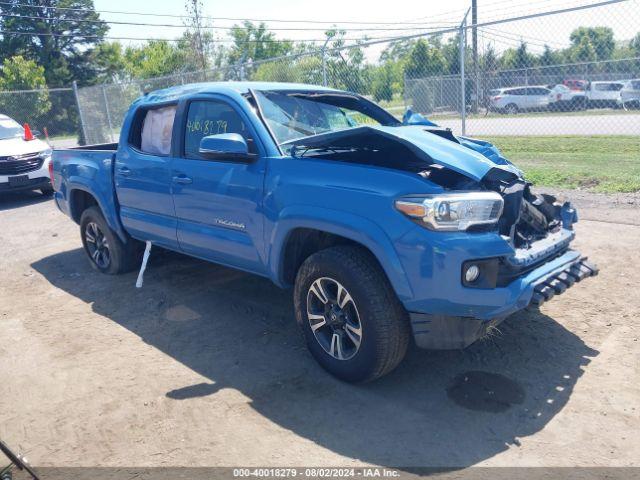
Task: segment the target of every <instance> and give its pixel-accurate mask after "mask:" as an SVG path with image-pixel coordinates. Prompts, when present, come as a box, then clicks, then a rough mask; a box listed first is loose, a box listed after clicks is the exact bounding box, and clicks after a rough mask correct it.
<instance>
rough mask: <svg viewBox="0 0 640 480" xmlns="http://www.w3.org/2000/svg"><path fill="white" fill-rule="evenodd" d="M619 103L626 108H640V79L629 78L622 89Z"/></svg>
mask: <svg viewBox="0 0 640 480" xmlns="http://www.w3.org/2000/svg"><path fill="white" fill-rule="evenodd" d="M618 105H619V106H620V107H623V108H625V109H628V108H640V79H634V80H629V81H628V82H626V83H625V84H624V86H623V87H622V90H620V97H619V98H618Z"/></svg>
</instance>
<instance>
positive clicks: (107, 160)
mask: <svg viewBox="0 0 640 480" xmlns="http://www.w3.org/2000/svg"><path fill="white" fill-rule="evenodd" d="M119 138H120V143H119V144H106V145H95V146H88V147H79V148H74V149H68V150H56V151H54V154H53V182H54V186H55V190H56V193H55V196H54V198H55V202H56V204H57V205H58V207H59V208H60V210H61V211H62V212H64V213H66V214H67V215H69V216H70V217H71V218H72V219H73V220H74V221H75V222H77V223H78V224H79V225H80V234H81V239H82V245H83V247H84V250H85V252H86V254H87V258H88V259H89V262H90V263H91V265H92V266H93V267H94V268H95V269H97V270H99V271H100V272H103V273H107V274H118V273H122V272H126V271H128V270H131V269H134V268H136V267H137V266H138V265H140V263H139V262H140V250H141V248H140V246H141V243H140V242H151V243H152V244H154V245H158V246H161V247H164V248H167V249H170V250H176V251H179V252H182V253H185V254H187V255H192V256H194V257H198V258H201V259H205V260H209V261H212V262H216V263H221V264H224V265H227V266H231V267H235V268H239V269H241V270H245V271H248V272H252V273H255V274H258V275H262V276H264V277H267V278H269V279H271V280H272V281H273V282H275V283H276V284H277V285H279V286H281V287H293V302H294V307H295V308H294V310H295V317H296V320H297V322H298V324H299V325H300V327H301V329H302V331H303V333H304V337H305V339H306V343H307V346H308V348H309V349H310V351H311V353H312V354H313V356H314V357H315V359H316V360H317V361H318V362H319V363H320V365H322V367H324V368H325V369H326V370H328V371H329V372H331V373H332V374H334V375H336V376H337V377H339V378H341V379H344V380H347V381H353V382H357V381H367V380H372V379H375V378H377V377H380V376H382V375H384V374H386V373H388V372H389V371H391V370H392V369H393V368H394V367H395V366H396V365H398V363H399V362H400V361H401V360H402V358H403V357H404V355H405V352H406V350H407V346H408V344H409V342H410V340H411V338H412V337H413V339H414V340H415V343H416V344H417V345H418V346H419V347H423V348H436V349H457V348H463V347H466V346H467V345H470V344H471V343H473V342H474V341H476V340H477V339H478V338H481V337H483V336H485V335H486V334H487V332H489V331H490V330H491V329H492V328H493V327H495V326H496V325H498V324H499V323H500V322H502V321H503V320H504V319H505V318H506V317H507V316H509V315H510V314H512V313H514V312H516V311H519V310H522V309H524V308H526V307H528V306H531V307H534V306H537V305H539V304H541V303H543V302H544V301H546V300H550V299H551V297H553V296H554V294H560V293H562V292H564V291H565V290H566V289H567V288H568V287H571V286H572V285H573V284H574V283H575V282H577V281H580V280H582V279H583V278H585V277H587V276H591V275H595V274H596V273H597V268H596V267H595V266H593V265H592V264H590V263H588V262H587V261H586V260H585V257H583V256H582V255H581V254H580V253H579V252H577V251H575V250H573V249H571V248H570V246H569V245H570V243H571V241H572V240H573V238H574V236H575V232H574V230H573V223H574V222H575V221H576V220H577V216H576V212H575V210H574V209H573V208H572V206H571V205H570V204H569V203H568V202H561V201H559V200H557V199H556V198H555V197H553V196H551V195H540V194H536V193H535V192H534V191H533V190H532V189H531V185H530V184H529V183H527V182H526V181H525V179H524V178H523V175H522V173H521V172H520V170H518V169H517V168H516V167H515V166H514V165H512V164H511V163H510V162H509V161H508V160H506V159H505V158H504V157H502V155H501V154H500V152H499V150H498V149H497V148H495V147H494V146H493V145H491V144H490V143H488V142H484V141H481V140H473V139H470V138H466V137H456V136H454V135H453V134H452V133H451V131H450V130H448V129H444V128H440V127H437V126H433V125H430V124H429V123H428V122H423V121H421V117H420V115H418V114H413V115H407V121H406V122H404V123H402V122H400V121H398V120H397V119H396V118H395V117H394V116H393V115H391V114H390V113H388V112H387V111H385V110H384V109H382V108H381V107H379V106H378V105H376V104H375V103H373V102H371V101H369V100H367V99H365V98H364V97H362V96H359V95H357V94H354V93H349V92H343V91H339V90H333V89H328V88H324V87H313V86H309V85H294V84H285V83H254V82H232V83H207V84H197V85H185V86H180V87H173V88H168V89H165V90H159V91H156V92H153V93H149V94H148V95H146V96H144V97H142V98H140V99H138V100H136V101H135V102H134V103H133V105H132V106H131V108H130V110H129V112H128V113H127V115H126V117H125V120H124V123H123V127H122V132H121V134H120V137H119ZM148 245H149V244H148ZM242 320H243V319H242V318H238V321H242ZM521 320H522V319H521ZM283 354H284V352H283Z"/></svg>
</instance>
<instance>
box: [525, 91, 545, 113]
mask: <svg viewBox="0 0 640 480" xmlns="http://www.w3.org/2000/svg"><path fill="white" fill-rule="evenodd" d="M527 97H528V99H529V104H530V105H531V106H530V107H529V108H536V109H538V108H544V107H547V106H548V105H549V90H548V89H546V88H543V87H529V88H527Z"/></svg>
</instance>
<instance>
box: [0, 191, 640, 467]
mask: <svg viewBox="0 0 640 480" xmlns="http://www.w3.org/2000/svg"><path fill="white" fill-rule="evenodd" d="M577 197H579V202H580V203H581V204H583V206H584V208H583V211H582V221H581V222H580V223H579V224H578V226H577V231H578V240H577V241H576V243H575V245H576V246H577V247H579V248H580V249H581V250H582V251H583V252H584V253H586V254H589V255H590V258H591V259H592V260H593V261H595V262H597V263H598V264H599V266H600V267H601V274H600V276H598V277H596V278H592V279H588V280H586V281H585V282H584V283H581V284H579V285H577V286H576V287H574V288H572V289H570V290H569V291H568V292H566V293H565V294H564V295H562V296H561V297H559V298H556V299H554V300H553V301H552V302H550V303H548V304H546V305H545V306H544V307H543V309H542V311H541V312H540V313H531V312H526V313H520V314H517V315H515V316H513V317H511V318H510V319H508V320H507V321H506V322H505V323H504V324H503V325H502V326H501V327H500V330H501V332H500V333H499V334H497V335H495V336H493V337H491V338H490V339H488V340H485V341H481V342H479V343H477V344H475V345H473V346H472V347H470V348H469V349H467V350H465V351H452V352H426V351H420V350H416V349H413V350H412V351H411V352H410V353H409V355H408V358H407V359H406V361H405V362H404V363H403V364H402V366H401V367H400V368H399V369H398V370H397V371H395V372H394V373H392V374H391V375H390V376H388V377H386V378H384V379H382V380H381V381H378V382H376V383H373V384H369V385H365V386H352V385H346V384H343V383H341V382H339V381H336V380H334V379H333V378H331V377H329V376H328V375H327V374H325V373H324V372H323V371H322V370H321V369H320V368H319V367H318V366H316V364H315V362H314V361H313V360H312V358H311V357H310V355H309V354H308V353H307V351H306V349H305V347H304V346H303V344H302V341H301V339H300V337H299V335H298V332H297V330H296V326H295V323H294V320H293V314H292V307H291V301H290V296H291V294H290V292H288V291H281V290H279V289H277V288H276V287H275V286H273V285H271V284H270V283H269V282H268V281H267V280H264V279H261V278H258V277H254V276H250V275H247V274H244V273H239V272H236V271H233V270H229V269H225V268H221V267H218V266H215V265H211V264H207V263H204V262H200V261H197V260H192V259H189V258H187V257H182V256H180V255H177V254H168V253H167V254H162V255H152V258H151V262H150V266H149V268H148V270H147V274H146V277H145V285H144V288H143V289H141V290H136V289H135V288H134V282H135V274H128V275H125V276H121V277H108V276H104V275H100V274H98V273H96V272H94V271H93V270H92V269H91V268H90V267H89V264H88V262H87V261H86V260H85V258H84V254H83V252H82V251H81V249H80V239H79V234H78V228H77V226H76V225H75V224H73V223H72V222H71V221H70V220H68V219H67V218H66V217H64V216H63V215H62V214H61V213H59V212H58V211H57V210H56V209H55V207H54V206H53V204H52V202H50V201H44V200H42V198H41V197H39V195H38V194H32V195H31V194H29V195H21V196H18V197H0V226H1V227H2V228H0V245H1V247H0V248H1V250H0V252H1V253H2V254H1V255H0V272H1V276H0V385H1V393H0V438H2V439H3V440H4V441H6V442H7V443H8V444H10V445H12V446H15V447H16V448H18V449H19V450H21V451H23V452H26V453H27V455H28V457H29V459H30V460H31V462H32V463H33V464H35V465H37V466H96V465H100V466H164V465H172V466H178V465H191V466H196V465H199V466H218V465H223V466H238V465H257V466H268V465H279V466H285V465H293V466H303V465H333V466H338V465H361V464H378V465H387V466H467V465H476V464H480V465H493V466H506V465H509V466H514V465H518V466H520V465H532V466H538V465H549V466H574V465H584V466H587V465H590V466H604V465H606V466H631V465H635V466H638V465H640V341H639V340H638V339H639V337H640V295H638V289H637V285H638V282H639V280H640V278H639V274H638V270H639V269H640V255H639V254H638V252H639V250H638V244H639V241H640V226H638V225H640V215H638V211H640V206H639V205H638V204H637V197H633V196H618V197H616V198H617V199H618V200H617V202H618V203H615V201H614V200H615V199H612V198H610V197H604V196H593V195H587V194H580V195H577ZM621 212H622V213H621ZM587 218H591V219H597V220H598V221H593V220H586V219H587ZM615 222H624V223H625V224H618V223H615ZM634 223H635V224H636V225H633V224H634ZM156 253H157V252H156ZM489 374H495V375H489ZM456 382H457V385H456ZM465 395H466V396H465Z"/></svg>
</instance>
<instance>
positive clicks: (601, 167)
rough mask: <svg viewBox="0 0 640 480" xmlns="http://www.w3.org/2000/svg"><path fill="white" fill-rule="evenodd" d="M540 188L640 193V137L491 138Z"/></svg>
mask: <svg viewBox="0 0 640 480" xmlns="http://www.w3.org/2000/svg"><path fill="white" fill-rule="evenodd" d="M488 140H489V141H491V142H492V143H493V144H495V145H496V146H497V147H498V148H500V150H501V151H502V153H503V155H504V156H505V157H506V158H508V159H509V160H510V161H512V162H513V163H514V164H515V165H516V166H518V167H519V168H520V169H522V170H523V171H524V172H525V175H526V178H527V180H529V181H530V182H532V183H534V184H536V185H546V186H553V187H562V188H582V189H588V190H592V191H597V192H605V193H616V192H637V191H640V136H614V137H612V136H606V135H594V136H589V137H582V136H543V137H491V138H488Z"/></svg>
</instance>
